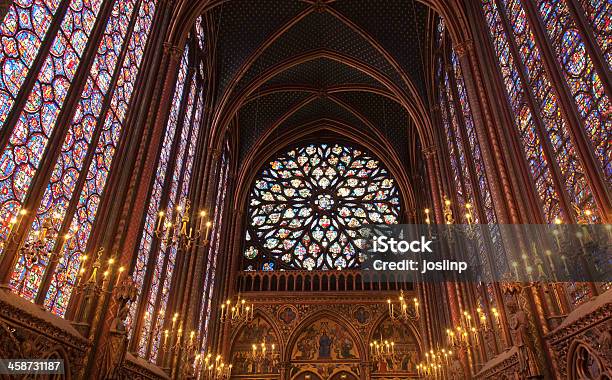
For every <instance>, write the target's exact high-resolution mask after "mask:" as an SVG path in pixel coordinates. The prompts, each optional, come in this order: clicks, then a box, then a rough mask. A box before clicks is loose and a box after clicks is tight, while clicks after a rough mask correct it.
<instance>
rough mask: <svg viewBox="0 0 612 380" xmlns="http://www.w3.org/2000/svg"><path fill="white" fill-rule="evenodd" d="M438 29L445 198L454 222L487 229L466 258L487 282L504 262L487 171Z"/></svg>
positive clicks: (457, 69) (453, 57)
mask: <svg viewBox="0 0 612 380" xmlns="http://www.w3.org/2000/svg"><path fill="white" fill-rule="evenodd" d="M439 25H441V26H439V27H438V30H439V31H441V33H440V34H439V37H438V49H437V51H436V56H437V63H436V64H437V82H438V100H439V105H440V116H441V122H442V126H443V131H444V134H443V140H444V143H443V149H442V150H443V152H444V154H445V156H447V157H448V163H449V164H448V170H449V171H450V172H451V174H452V175H451V178H450V185H451V190H450V193H451V194H449V197H450V198H451V199H453V200H455V201H456V202H457V203H458V204H457V205H455V210H456V211H458V212H457V215H459V217H458V218H457V219H459V220H458V222H459V223H468V222H469V223H475V224H483V225H485V224H486V225H489V226H488V227H487V228H486V229H484V227H483V228H482V229H480V230H479V231H478V232H479V233H482V234H484V237H485V238H484V239H481V241H480V243H481V246H480V253H481V254H480V257H478V258H472V260H473V263H472V264H473V265H481V266H482V268H483V270H482V273H483V275H484V277H485V278H492V275H493V273H494V272H496V273H497V274H501V273H504V271H505V270H506V269H507V268H503V267H500V266H499V265H502V263H504V262H505V260H501V259H500V258H503V254H504V249H503V247H502V241H501V235H500V231H499V228H498V227H497V223H498V220H497V215H496V214H495V209H494V206H493V199H492V195H491V189H490V181H489V178H488V176H487V172H488V171H487V170H486V169H485V165H484V159H483V157H482V152H481V144H480V141H479V140H478V136H477V133H476V126H475V124H474V117H473V115H472V110H471V107H470V102H469V99H468V94H467V88H466V84H465V80H464V77H463V72H462V69H461V65H460V62H459V56H458V55H457V53H456V52H455V51H454V49H453V48H452V47H451V46H450V38H449V37H448V36H447V35H446V34H445V33H444V26H443V25H444V21H443V20H442V19H440V23H439ZM468 214H469V220H468V219H467V218H468V216H467V215H468ZM486 245H492V246H493V247H494V249H492V250H491V249H486V248H487V247H486ZM487 252H496V253H497V254H498V255H500V257H489V256H488V253H487ZM493 277H494V276H493ZM485 278H483V280H484V279H485Z"/></svg>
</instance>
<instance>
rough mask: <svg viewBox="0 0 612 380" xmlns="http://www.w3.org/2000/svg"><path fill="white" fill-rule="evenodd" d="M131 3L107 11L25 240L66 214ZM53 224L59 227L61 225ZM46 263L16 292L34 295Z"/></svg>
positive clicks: (17, 273) (40, 263) (33, 270)
mask: <svg viewBox="0 0 612 380" xmlns="http://www.w3.org/2000/svg"><path fill="white" fill-rule="evenodd" d="M134 3H135V1H126V2H115V4H114V9H113V12H111V16H110V17H109V20H108V24H107V25H106V30H105V31H104V35H103V36H102V39H101V41H100V45H99V47H98V54H97V55H96V57H95V58H94V61H93V64H92V67H91V71H90V73H89V75H88V77H87V82H86V83H85V88H84V90H83V92H82V94H81V97H80V99H79V102H78V103H77V105H76V111H75V115H74V117H73V120H72V122H71V123H70V124H69V126H68V130H67V134H66V137H65V139H64V142H63V145H62V150H61V153H60V157H59V159H58V161H57V163H56V165H55V168H54V169H53V173H52V174H51V180H50V182H49V184H48V185H47V188H46V189H45V192H44V195H43V201H42V202H41V204H40V206H39V207H38V210H37V212H36V217H35V219H34V222H33V223H32V226H31V228H30V233H29V234H28V237H27V238H26V239H27V240H29V241H33V240H34V239H36V238H37V233H38V231H40V227H41V225H42V223H43V221H44V220H45V219H51V220H53V221H54V222H55V223H57V224H59V223H61V221H62V220H63V219H64V218H65V216H66V211H67V209H68V206H69V205H70V201H71V199H72V197H73V193H74V190H75V188H76V186H77V183H78V177H79V175H80V173H81V170H82V168H83V165H84V163H85V159H86V156H87V152H88V147H89V146H90V144H91V140H92V139H93V138H94V132H95V131H96V125H97V121H98V118H99V117H100V113H101V112H102V103H103V101H104V97H105V96H106V93H107V91H108V90H109V86H110V81H111V77H112V75H113V72H114V70H115V65H116V63H117V60H118V56H119V54H120V53H121V48H122V46H123V37H124V36H125V34H126V33H127V28H128V25H129V19H130V17H131V15H132V12H133V10H134V5H135V4H134ZM54 227H55V228H57V229H59V228H60V227H61V225H56V226H54ZM73 232H76V231H73ZM48 245H49V246H48V249H49V250H52V249H53V248H54V240H52V239H49V240H48ZM46 266H47V261H46V260H39V261H38V262H37V263H36V264H35V265H33V266H32V267H31V268H30V269H29V270H30V273H29V274H28V276H29V280H28V284H27V286H26V287H25V288H24V289H23V290H24V291H23V292H20V293H21V294H22V296H23V297H25V298H30V296H33V295H35V294H36V290H37V289H38V286H39V284H40V281H41V280H42V274H43V273H44V270H45V268H46ZM22 271H23V269H22V266H21V265H18V268H17V270H16V271H15V276H14V277H15V279H18V278H19V277H20V275H21V272H22Z"/></svg>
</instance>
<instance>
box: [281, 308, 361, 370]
mask: <svg viewBox="0 0 612 380" xmlns="http://www.w3.org/2000/svg"><path fill="white" fill-rule="evenodd" d="M356 347H357V346H356V345H355V341H354V339H353V338H352V337H351V335H350V334H349V332H348V331H347V330H346V329H345V328H344V327H342V326H341V325H340V324H338V323H337V322H335V321H332V320H331V319H328V318H322V319H320V320H318V321H316V322H314V323H312V324H310V325H308V326H306V327H305V328H304V329H303V330H302V331H301V332H300V333H299V335H298V338H297V340H296V343H295V346H294V347H293V351H292V358H293V359H295V360H298V361H304V362H307V361H308V362H317V361H323V362H327V361H330V360H331V361H354V360H357V359H358V355H357V351H356Z"/></svg>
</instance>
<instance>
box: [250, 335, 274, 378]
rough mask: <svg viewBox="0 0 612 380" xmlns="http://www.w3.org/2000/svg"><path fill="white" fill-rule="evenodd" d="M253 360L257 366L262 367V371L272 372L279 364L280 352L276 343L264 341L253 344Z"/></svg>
mask: <svg viewBox="0 0 612 380" xmlns="http://www.w3.org/2000/svg"><path fill="white" fill-rule="evenodd" d="M252 348H253V351H252V352H251V355H250V356H251V360H252V361H253V363H254V364H255V368H258V369H261V372H270V371H271V370H272V369H273V368H276V367H277V366H278V364H279V358H280V352H278V350H276V345H275V344H274V343H272V344H267V343H266V341H265V340H264V341H262V342H261V343H259V344H255V343H254V344H253V345H252Z"/></svg>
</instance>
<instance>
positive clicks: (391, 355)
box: [370, 338, 399, 369]
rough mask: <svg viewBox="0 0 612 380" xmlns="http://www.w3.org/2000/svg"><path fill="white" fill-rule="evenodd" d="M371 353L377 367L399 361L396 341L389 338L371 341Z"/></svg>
mask: <svg viewBox="0 0 612 380" xmlns="http://www.w3.org/2000/svg"><path fill="white" fill-rule="evenodd" d="M370 355H371V358H372V361H373V362H375V363H376V364H377V368H379V369H380V368H381V367H382V365H383V364H384V366H388V364H393V365H392V367H393V366H394V363H397V362H398V361H399V357H398V356H397V355H396V353H395V342H393V341H389V340H383V339H382V338H381V339H380V341H377V340H375V341H373V342H370Z"/></svg>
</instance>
